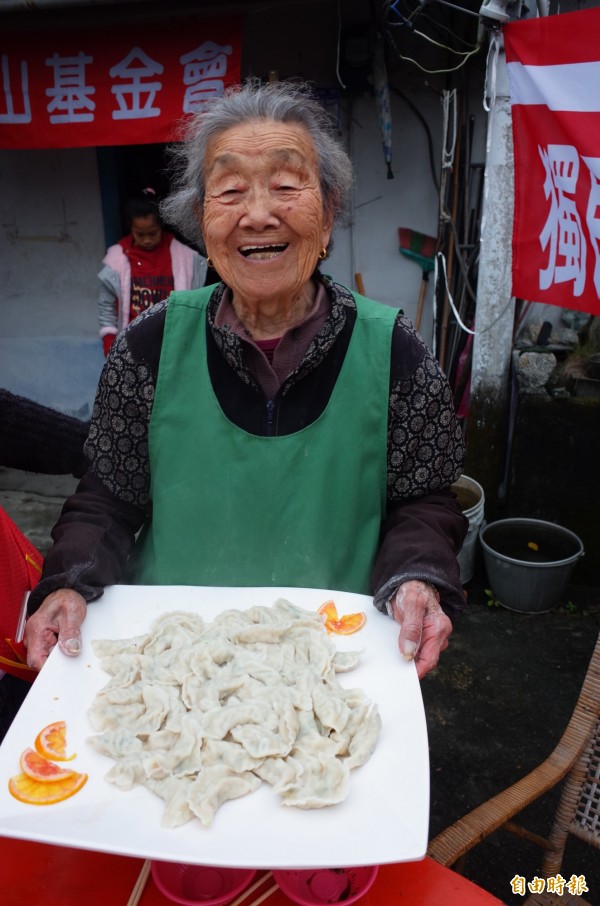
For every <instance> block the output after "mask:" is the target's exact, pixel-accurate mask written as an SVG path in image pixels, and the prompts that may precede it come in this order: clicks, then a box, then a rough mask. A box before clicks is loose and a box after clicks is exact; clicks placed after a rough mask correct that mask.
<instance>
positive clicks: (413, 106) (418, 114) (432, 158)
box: [390, 84, 440, 194]
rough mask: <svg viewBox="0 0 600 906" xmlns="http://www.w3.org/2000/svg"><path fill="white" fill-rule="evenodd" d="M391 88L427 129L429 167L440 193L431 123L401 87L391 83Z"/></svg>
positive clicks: (437, 190)
mask: <svg viewBox="0 0 600 906" xmlns="http://www.w3.org/2000/svg"><path fill="white" fill-rule="evenodd" d="M390 89H391V90H392V91H393V92H394V94H397V95H398V97H399V98H402V100H403V101H404V103H405V104H407V105H408V106H409V107H410V109H411V110H412V112H413V113H414V115H415V116H416V117H417V119H418V120H419V122H420V123H421V125H422V126H423V129H424V130H425V135H426V136H427V149H428V156H429V169H430V171H431V179H432V181H433V185H434V186H435V191H436V193H437V194H439V191H440V182H439V180H438V178H437V170H436V162H435V154H434V151H433V136H432V134H431V129H430V128H429V124H428V122H427V120H426V119H425V117H424V116H423V114H422V113H421V111H420V110H419V108H418V107H417V105H416V104H413V102H412V101H411V100H410V98H408V97H407V96H406V95H405V94H403V92H402V91H400V89H399V88H396V87H395V85H392V84H390Z"/></svg>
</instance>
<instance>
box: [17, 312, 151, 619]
mask: <svg viewBox="0 0 600 906" xmlns="http://www.w3.org/2000/svg"><path fill="white" fill-rule="evenodd" d="M164 318H165V306H164V305H161V304H159V305H155V306H153V307H152V308H150V309H148V312H147V313H146V315H143V316H141V317H140V318H138V319H137V320H136V322H135V323H134V324H132V325H130V327H128V328H127V329H126V330H125V331H123V332H122V333H121V334H119V337H118V338H117V340H116V342H115V343H114V344H113V346H112V347H111V350H110V353H109V355H108V358H107V360H106V362H105V364H104V368H103V370H102V374H101V376H100V382H99V384H98V391H97V393H96V400H95V402H94V411H93V413H92V421H91V424H90V428H89V433H88V437H87V440H86V442H85V452H86V455H87V458H88V461H89V468H88V471H87V472H86V474H85V475H84V477H83V478H82V480H81V481H80V482H79V485H78V486H77V489H76V491H75V493H74V494H73V495H72V496H71V497H69V498H68V500H67V501H66V503H65V505H64V507H63V510H62V513H61V515H60V518H59V520H58V522H57V523H56V525H55V526H54V528H53V529H52V540H53V542H54V544H53V546H52V548H51V549H50V551H49V552H48V554H47V556H46V559H45V562H44V569H43V573H42V578H41V580H40V582H39V583H38V585H37V586H36V587H35V589H34V590H33V592H32V593H31V595H30V598H29V605H28V609H29V613H33V612H34V611H35V610H36V609H37V608H38V607H39V606H40V604H41V603H42V601H43V600H44V598H45V597H46V595H49V594H50V593H51V592H53V591H56V590H57V589H59V588H72V589H74V590H75V591H77V592H79V593H80V594H82V595H83V597H84V598H85V599H86V600H87V601H92V600H94V598H97V597H99V596H100V595H101V594H102V589H103V588H104V587H105V586H106V585H113V584H115V583H116V582H119V581H120V580H121V579H122V577H123V572H124V569H125V566H126V563H127V559H128V557H129V555H130V553H131V550H132V548H133V545H134V542H135V535H136V533H137V532H138V531H139V529H140V528H141V526H142V525H143V523H144V522H145V520H146V519H147V517H148V513H149V507H150V503H149V488H150V465H149V459H148V443H147V434H148V425H149V421H150V415H151V412H152V404H153V402H154V386H155V382H156V373H157V368H158V361H159V358H160V348H161V345H162V336H163V329H164Z"/></svg>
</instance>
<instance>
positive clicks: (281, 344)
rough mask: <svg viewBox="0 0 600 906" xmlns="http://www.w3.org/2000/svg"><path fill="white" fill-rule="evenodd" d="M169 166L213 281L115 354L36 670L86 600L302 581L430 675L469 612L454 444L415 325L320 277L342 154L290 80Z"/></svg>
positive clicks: (448, 409) (343, 192)
mask: <svg viewBox="0 0 600 906" xmlns="http://www.w3.org/2000/svg"><path fill="white" fill-rule="evenodd" d="M178 154H179V160H178V164H179V166H178V168H177V173H178V175H177V180H176V183H175V188H174V190H173V192H172V194H171V195H170V197H169V198H168V199H167V201H166V202H165V204H164V207H163V213H164V215H165V218H166V220H167V221H168V222H170V223H172V224H173V225H174V226H176V227H177V228H178V229H179V230H180V231H181V232H182V233H183V235H185V236H186V237H187V239H189V240H190V241H195V242H199V241H201V242H202V244H203V246H204V248H205V249H206V253H207V254H208V256H209V264H212V265H213V266H214V267H215V268H216V270H217V272H218V274H219V275H220V277H221V278H222V282H221V283H219V284H217V285H214V286H210V287H205V288H204V289H200V290H194V291H187V292H175V293H173V294H172V295H171V296H170V298H169V300H168V302H167V303H160V304H158V305H155V306H154V307H153V308H151V309H149V310H148V311H147V312H145V313H143V314H142V315H141V316H140V317H139V318H137V319H136V320H135V321H134V322H133V323H132V324H131V325H130V326H129V327H128V328H127V329H126V330H125V331H124V332H123V333H122V334H121V335H120V336H119V338H118V339H117V341H116V343H115V344H114V346H113V348H112V349H111V352H110V355H109V357H108V359H107V362H106V365H105V368H104V371H103V374H102V377H101V380H100V384H99V388H98V395H97V399H96V404H95V407H94V413H93V418H92V424H91V427H90V432H89V436H88V438H87V442H86V453H87V456H88V458H89V469H88V471H87V473H86V475H85V476H84V477H83V478H82V480H81V482H80V484H79V487H78V489H77V491H76V493H75V494H74V495H73V497H71V498H70V499H69V500H68V501H67V502H66V504H65V506H64V509H63V512H62V515H61V517H60V520H59V522H58V523H57V525H56V526H55V528H54V531H53V538H54V547H53V548H52V549H51V551H50V552H49V554H48V557H47V559H46V564H45V569H44V574H43V577H42V580H41V581H40V583H39V585H38V586H37V588H36V589H35V591H34V592H33V594H32V596H31V600H30V614H31V615H30V617H29V620H28V623H27V630H26V632H27V634H26V642H27V646H28V657H29V662H30V664H31V665H32V666H34V667H41V666H42V664H43V663H44V660H45V659H46V657H47V656H48V654H49V652H50V650H51V649H52V647H53V646H54V645H55V644H56V643H57V642H58V644H59V646H60V648H61V649H62V650H63V651H64V652H65V653H66V654H77V653H78V651H79V650H80V629H81V624H82V622H83V620H84V617H85V613H86V602H89V601H92V600H94V599H95V598H98V597H99V596H100V595H101V593H102V588H103V587H104V586H106V585H109V584H113V583H116V582H119V581H129V582H135V583H139V584H193V585H228V586H236V585H241V586H243V585H257V586H262V585H273V586H298V587H301V586H306V587H314V588H334V589H335V588H337V589H345V590H350V591H354V592H361V593H372V594H373V595H374V602H375V606H376V607H378V608H379V609H380V610H383V611H387V613H388V614H389V615H390V617H393V618H395V620H396V621H397V622H398V623H400V625H401V628H400V634H399V647H400V652H401V654H402V655H403V656H404V657H406V658H415V659H416V665H417V670H418V673H419V676H421V677H422V676H423V675H424V674H425V673H426V672H427V671H428V670H431V669H432V668H433V667H435V665H436V664H437V661H438V658H439V655H440V652H441V651H442V650H443V649H444V648H446V646H447V644H448V638H449V636H450V633H451V631H452V619H453V618H454V616H455V615H456V614H457V613H458V612H459V611H460V610H461V609H462V607H463V601H464V599H463V591H462V587H461V583H460V577H459V569H458V564H457V560H456V553H457V552H458V551H459V549H460V546H461V544H462V541H463V538H464V534H465V531H466V525H467V523H466V520H465V518H464V517H463V515H462V513H461V511H460V509H459V507H458V505H457V503H456V500H455V497H454V494H453V493H452V491H451V490H450V485H451V484H452V482H453V481H455V480H456V479H457V477H458V476H459V474H460V472H461V466H462V460H463V453H464V450H463V442H462V436H461V432H460V429H459V427H458V425H457V423H456V420H455V416H454V411H453V408H452V401H451V394H450V391H449V388H448V386H447V383H446V380H445V378H444V375H443V374H442V373H441V371H440V369H439V367H438V365H437V363H436V361H435V360H434V359H433V358H432V357H431V355H430V354H429V352H428V351H427V348H426V347H425V345H424V344H423V343H422V341H421V340H420V339H419V337H418V335H417V334H416V332H415V331H414V329H413V328H412V326H411V324H410V323H409V322H408V321H407V320H406V319H405V318H404V317H402V316H401V314H399V312H398V311H397V310H395V309H392V308H390V307H388V306H386V305H382V304H380V303H377V302H374V301H371V300H368V299H365V298H364V297H361V296H357V295H355V294H354V293H351V292H349V291H348V290H347V289H345V288H344V287H343V286H340V285H338V284H336V283H334V282H333V280H331V279H330V278H329V277H326V276H324V275H323V274H321V272H320V270H319V264H320V262H321V261H322V260H323V259H324V258H326V256H327V249H328V247H329V246H330V242H331V233H332V229H333V227H334V224H335V223H336V222H339V221H340V220H341V219H342V218H343V217H344V215H345V213H346V211H347V208H348V200H349V194H350V186H351V167H350V162H349V160H348V158H347V156H346V154H345V152H344V150H343V148H342V147H341V146H340V144H339V143H338V141H337V139H335V138H334V137H333V136H332V134H331V131H330V124H329V120H328V117H327V115H326V113H325V112H324V111H323V110H322V108H321V106H320V105H319V104H318V102H316V101H315V100H314V99H313V98H312V97H311V96H310V92H309V91H308V89H307V88H306V87H303V86H299V85H296V84H287V83H279V84H267V85H261V84H257V83H256V82H252V83H249V84H247V85H246V86H244V87H242V88H238V89H236V90H232V91H230V92H229V93H227V94H226V95H225V96H224V97H223V98H221V99H218V100H216V101H214V102H213V103H211V104H210V106H207V109H206V111H205V112H203V113H202V114H200V115H198V117H197V118H196V119H195V120H194V122H193V123H192V125H191V128H190V131H189V135H188V137H187V141H186V142H185V143H184V144H183V146H182V148H181V150H180V151H179V152H178ZM140 528H142V532H141V534H140V535H139V536H138V538H137V541H136V540H135V539H136V534H137V533H138V531H139V530H140Z"/></svg>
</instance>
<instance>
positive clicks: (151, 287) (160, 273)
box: [119, 231, 175, 321]
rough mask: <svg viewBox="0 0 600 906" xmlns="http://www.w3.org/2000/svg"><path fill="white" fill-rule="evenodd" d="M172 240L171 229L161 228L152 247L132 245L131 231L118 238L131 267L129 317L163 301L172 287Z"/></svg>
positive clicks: (173, 286)
mask: <svg viewBox="0 0 600 906" xmlns="http://www.w3.org/2000/svg"><path fill="white" fill-rule="evenodd" d="M172 240H173V236H172V235H171V233H165V232H164V231H163V234H162V238H161V240H160V242H159V244H158V245H157V246H156V248H154V249H152V250H151V251H147V250H145V249H143V248H141V247H140V246H139V245H134V242H133V236H131V235H129V236H124V237H123V239H121V240H119V245H120V246H121V247H122V249H123V251H124V252H125V254H126V255H127V258H128V259H129V265H130V267H131V307H130V310H129V320H130V321H133V319H134V318H137V316H138V315H139V314H140V313H141V312H142V311H145V310H146V309H147V308H150V306H151V305H155V304H156V303H157V302H162V300H163V299H166V298H167V297H168V296H169V294H170V293H171V292H172V290H173V289H174V288H175V281H174V278H173V264H172V262H171V252H170V246H171V242H172Z"/></svg>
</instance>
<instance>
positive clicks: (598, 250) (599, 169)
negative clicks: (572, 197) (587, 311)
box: [583, 157, 600, 298]
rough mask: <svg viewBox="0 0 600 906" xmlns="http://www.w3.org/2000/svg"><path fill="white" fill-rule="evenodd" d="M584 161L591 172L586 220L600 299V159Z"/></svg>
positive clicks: (594, 158) (595, 282)
mask: <svg viewBox="0 0 600 906" xmlns="http://www.w3.org/2000/svg"><path fill="white" fill-rule="evenodd" d="M583 160H584V162H585V164H586V166H587V168H588V170H589V171H590V181H591V186H590V197H589V198H588V204H587V211H586V216H585V219H586V223H587V227H588V231H589V235H590V239H591V241H592V248H593V249H594V255H595V257H596V264H595V265H594V286H595V287H596V293H597V295H598V298H600V157H584V158H583Z"/></svg>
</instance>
